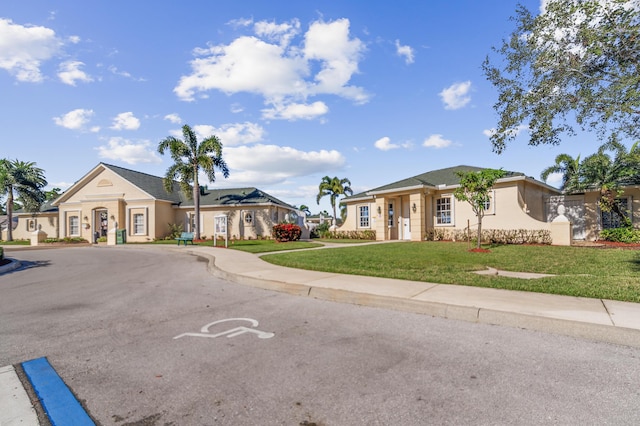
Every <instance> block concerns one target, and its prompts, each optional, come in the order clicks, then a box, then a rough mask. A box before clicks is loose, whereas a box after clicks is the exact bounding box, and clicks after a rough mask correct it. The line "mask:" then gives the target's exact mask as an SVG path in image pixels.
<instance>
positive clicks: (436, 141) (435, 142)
mask: <svg viewBox="0 0 640 426" xmlns="http://www.w3.org/2000/svg"><path fill="white" fill-rule="evenodd" d="M452 143H453V142H451V141H450V140H448V139H445V138H443V137H442V135H431V136H429V137H428V138H426V139H425V140H424V142H423V143H422V146H424V147H426V148H436V149H440V148H446V147H448V146H450V145H451V144H452Z"/></svg>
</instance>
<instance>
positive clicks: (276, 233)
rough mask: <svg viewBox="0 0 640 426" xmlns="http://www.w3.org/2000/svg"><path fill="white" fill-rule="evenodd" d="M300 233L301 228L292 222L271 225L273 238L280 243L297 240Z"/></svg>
mask: <svg viewBox="0 0 640 426" xmlns="http://www.w3.org/2000/svg"><path fill="white" fill-rule="evenodd" d="M300 235H302V229H301V228H300V227H299V226H298V225H294V224H292V223H280V224H278V225H276V226H274V227H273V238H275V240H276V241H278V242H280V243H286V242H288V241H298V240H299V239H300Z"/></svg>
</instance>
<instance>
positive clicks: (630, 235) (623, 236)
mask: <svg viewBox="0 0 640 426" xmlns="http://www.w3.org/2000/svg"><path fill="white" fill-rule="evenodd" d="M600 239H601V240H605V241H613V242H616V243H640V229H635V228H632V227H625V228H612V229H603V230H602V231H600Z"/></svg>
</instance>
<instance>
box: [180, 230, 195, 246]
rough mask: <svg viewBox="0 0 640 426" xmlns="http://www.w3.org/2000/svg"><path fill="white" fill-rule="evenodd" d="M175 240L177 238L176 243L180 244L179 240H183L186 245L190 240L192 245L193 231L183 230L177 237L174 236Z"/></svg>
mask: <svg viewBox="0 0 640 426" xmlns="http://www.w3.org/2000/svg"><path fill="white" fill-rule="evenodd" d="M176 240H178V245H180V241H184V245H185V246H186V245H187V242H191V244H192V245H193V232H183V233H182V234H180V237H179V238H176Z"/></svg>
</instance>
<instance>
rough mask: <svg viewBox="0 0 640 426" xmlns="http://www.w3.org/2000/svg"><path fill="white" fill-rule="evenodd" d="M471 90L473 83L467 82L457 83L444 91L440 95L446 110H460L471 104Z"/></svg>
mask: <svg viewBox="0 0 640 426" xmlns="http://www.w3.org/2000/svg"><path fill="white" fill-rule="evenodd" d="M470 90H471V81H468V80H467V81H465V82H462V83H455V84H452V85H451V86H449V87H447V88H446V89H443V90H442V92H440V93H439V95H440V97H441V98H442V102H444V108H445V109H460V108H462V107H464V106H466V105H467V104H468V103H469V102H471V97H470V96H468V95H469V92H470Z"/></svg>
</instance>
